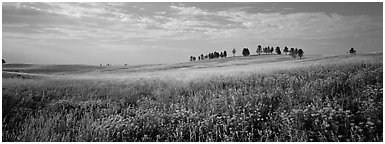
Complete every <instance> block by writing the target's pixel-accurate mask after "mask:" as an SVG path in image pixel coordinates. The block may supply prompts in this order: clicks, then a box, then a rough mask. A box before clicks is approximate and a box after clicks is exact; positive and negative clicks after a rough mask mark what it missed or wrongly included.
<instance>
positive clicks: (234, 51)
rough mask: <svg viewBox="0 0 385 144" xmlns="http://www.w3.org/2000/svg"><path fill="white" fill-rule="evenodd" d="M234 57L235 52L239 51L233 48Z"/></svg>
mask: <svg viewBox="0 0 385 144" xmlns="http://www.w3.org/2000/svg"><path fill="white" fill-rule="evenodd" d="M232 52H233V57H235V53H236V52H237V50H235V49H233V51H232Z"/></svg>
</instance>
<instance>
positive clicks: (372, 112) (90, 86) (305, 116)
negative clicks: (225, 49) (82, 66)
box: [2, 63, 383, 142]
mask: <svg viewBox="0 0 385 144" xmlns="http://www.w3.org/2000/svg"><path fill="white" fill-rule="evenodd" d="M382 76H383V67H382V63H356V64H334V65H323V66H311V67H307V68H298V69H293V70H289V71H281V72H274V73H270V74H248V75H239V76H214V77H211V78H209V79H199V78H197V79H194V80H190V81H178V80H165V79H155V78H143V79H139V80H125V81H112V80H111V81H108V80H70V79H69V80H59V79H20V78H11V77H6V78H4V77H3V89H2V90H3V99H2V100H3V103H2V105H3V106H2V112H3V114H2V123H3V127H2V139H3V141H103V142H108V141H131V142H135V141H179V142H183V141H190V142H195V141H201V142H204V141H210V142H217V141H232V142H237V141H254V142H258V141H280V142H286V141H294V142H301V141H306V142H310V141H329V142H330V141H335V142H337V141H343V142H348V141H375V142H379V141H383V121H382V120H383V92H382V91H383V81H382V79H383V77H382Z"/></svg>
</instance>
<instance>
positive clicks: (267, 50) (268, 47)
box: [265, 46, 270, 54]
mask: <svg viewBox="0 0 385 144" xmlns="http://www.w3.org/2000/svg"><path fill="white" fill-rule="evenodd" d="M265 51H266V52H265V53H266V54H269V53H270V46H267V48H266V50H265Z"/></svg>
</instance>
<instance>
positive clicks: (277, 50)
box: [275, 46, 281, 55]
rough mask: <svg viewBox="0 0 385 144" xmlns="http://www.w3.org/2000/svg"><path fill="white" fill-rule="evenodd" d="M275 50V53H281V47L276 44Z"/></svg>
mask: <svg viewBox="0 0 385 144" xmlns="http://www.w3.org/2000/svg"><path fill="white" fill-rule="evenodd" d="M275 52H276V53H277V54H279V55H280V54H281V49H279V47H278V46H277V47H276V48H275Z"/></svg>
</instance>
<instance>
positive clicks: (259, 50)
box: [257, 45, 262, 55]
mask: <svg viewBox="0 0 385 144" xmlns="http://www.w3.org/2000/svg"><path fill="white" fill-rule="evenodd" d="M261 52H262V46H261V45H258V46H257V53H258V55H261Z"/></svg>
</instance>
